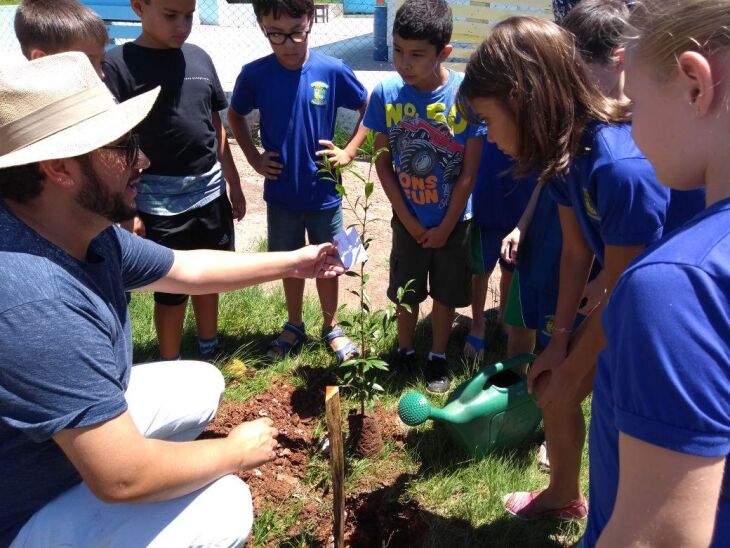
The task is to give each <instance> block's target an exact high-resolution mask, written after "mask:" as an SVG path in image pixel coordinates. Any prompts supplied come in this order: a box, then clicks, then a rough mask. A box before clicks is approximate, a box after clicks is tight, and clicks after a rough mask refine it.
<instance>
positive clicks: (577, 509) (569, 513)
mask: <svg viewBox="0 0 730 548" xmlns="http://www.w3.org/2000/svg"><path fill="white" fill-rule="evenodd" d="M542 492H543V490H542V489H538V490H536V491H529V492H528V491H518V492H516V493H510V494H508V495H505V496H504V497H503V498H502V502H503V503H504V508H505V510H507V512H509V513H510V514H512V515H513V516H515V517H516V518H519V519H522V520H525V521H529V520H535V519H564V520H571V519H585V518H586V516H588V502H587V501H586V499H585V498H583V497H581V498H580V500H578V501H576V502H574V503H573V504H570V505H569V506H564V507H563V508H550V509H547V510H539V511H538V510H535V508H534V505H533V502H534V501H535V499H536V498H537V496H538V495H539V494H540V493H542Z"/></svg>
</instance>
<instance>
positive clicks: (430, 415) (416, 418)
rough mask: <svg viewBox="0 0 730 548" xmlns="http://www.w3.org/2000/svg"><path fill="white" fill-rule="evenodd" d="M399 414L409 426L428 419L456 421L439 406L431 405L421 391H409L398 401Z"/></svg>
mask: <svg viewBox="0 0 730 548" xmlns="http://www.w3.org/2000/svg"><path fill="white" fill-rule="evenodd" d="M398 416H399V417H400V420H402V421H403V422H404V423H406V424H407V425H408V426H418V425H419V424H423V423H424V422H426V421H427V420H428V419H439V420H444V421H447V422H455V421H453V420H452V418H451V417H450V416H449V414H448V413H446V412H444V410H443V409H439V408H438V407H431V404H430V403H428V399H427V398H426V396H424V395H423V394H421V393H420V392H408V393H406V394H405V395H404V396H403V397H402V398H401V399H400V401H399V402H398Z"/></svg>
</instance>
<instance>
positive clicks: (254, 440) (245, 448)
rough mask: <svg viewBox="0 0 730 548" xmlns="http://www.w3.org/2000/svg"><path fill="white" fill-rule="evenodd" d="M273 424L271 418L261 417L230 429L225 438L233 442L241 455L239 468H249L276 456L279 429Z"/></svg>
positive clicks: (242, 469)
mask: <svg viewBox="0 0 730 548" xmlns="http://www.w3.org/2000/svg"><path fill="white" fill-rule="evenodd" d="M273 425H274V423H273V422H272V420H271V419H269V418H263V419H258V420H255V421H251V422H244V423H243V424H239V425H238V426H236V427H235V428H234V429H233V430H231V432H230V433H229V434H228V438H226V439H227V440H228V441H230V442H231V443H234V444H235V447H236V451H237V452H238V453H239V454H240V456H241V461H240V464H239V470H241V471H244V470H251V469H252V468H257V467H259V466H261V465H262V464H266V463H267V462H269V461H272V460H274V458H276V452H275V449H276V447H277V446H278V445H279V444H278V442H277V441H276V436H278V435H279V431H278V430H277V429H276V428H274V426H273Z"/></svg>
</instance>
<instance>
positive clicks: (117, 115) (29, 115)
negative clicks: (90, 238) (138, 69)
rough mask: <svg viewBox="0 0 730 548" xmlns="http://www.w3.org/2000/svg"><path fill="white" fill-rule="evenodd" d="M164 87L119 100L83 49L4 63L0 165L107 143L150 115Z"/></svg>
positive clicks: (84, 150) (68, 155) (69, 153)
mask: <svg viewBox="0 0 730 548" xmlns="http://www.w3.org/2000/svg"><path fill="white" fill-rule="evenodd" d="M159 91H160V88H156V89H153V90H151V91H148V92H146V93H143V94H142V95H138V96H137V97H134V98H132V99H129V100H128V101H125V102H124V103H117V102H116V100H115V99H114V96H113V95H112V94H111V92H110V91H109V90H108V89H107V87H106V86H105V85H104V83H103V82H102V81H101V80H100V79H99V76H98V75H97V74H96V71H95V70H94V68H93V67H92V66H91V63H90V62H89V60H88V58H87V57H86V55H84V54H83V53H78V52H67V53H60V54H58V55H49V56H47V57H41V58H39V59H36V60H34V61H30V62H28V61H24V62H23V63H22V64H17V65H12V66H4V67H0V168H5V167H11V166H20V165H25V164H30V163H33V162H40V161H41V160H54V159H57V158H72V157H74V156H80V155H82V154H86V153H87V152H91V151H92V150H96V149H97V148H99V147H101V146H104V145H107V144H109V143H111V142H113V141H115V140H116V139H119V138H120V137H121V136H123V135H124V134H125V133H127V132H129V131H130V130H131V129H132V128H134V127H135V126H136V125H137V124H139V123H140V122H141V121H142V120H143V119H144V117H145V116H147V113H148V112H149V111H150V109H151V108H152V105H153V104H154V102H155V99H156V98H157V94H158V93H159Z"/></svg>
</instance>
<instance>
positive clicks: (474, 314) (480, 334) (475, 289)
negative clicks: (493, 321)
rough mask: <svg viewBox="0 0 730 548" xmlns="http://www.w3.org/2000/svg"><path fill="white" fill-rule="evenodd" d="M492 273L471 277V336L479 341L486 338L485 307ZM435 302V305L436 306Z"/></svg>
mask: <svg viewBox="0 0 730 548" xmlns="http://www.w3.org/2000/svg"><path fill="white" fill-rule="evenodd" d="M491 274H492V273H491V272H486V273H484V274H476V275H474V276H472V277H471V282H472V300H471V335H474V336H475V337H476V338H478V339H482V338H484V327H485V325H484V306H485V305H486V303H487V291H488V290H489V276H491ZM435 304H436V303H435V301H434V305H435Z"/></svg>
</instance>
